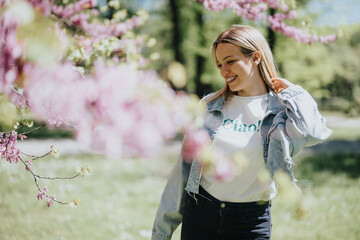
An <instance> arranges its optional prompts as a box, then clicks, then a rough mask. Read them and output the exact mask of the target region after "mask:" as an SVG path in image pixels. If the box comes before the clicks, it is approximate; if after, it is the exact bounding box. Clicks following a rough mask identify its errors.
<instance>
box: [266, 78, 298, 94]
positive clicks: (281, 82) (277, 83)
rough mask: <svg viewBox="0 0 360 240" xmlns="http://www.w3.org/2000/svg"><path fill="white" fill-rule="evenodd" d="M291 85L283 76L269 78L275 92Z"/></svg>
mask: <svg viewBox="0 0 360 240" xmlns="http://www.w3.org/2000/svg"><path fill="white" fill-rule="evenodd" d="M293 85H294V84H292V83H291V82H289V81H288V80H286V79H285V78H271V87H272V89H273V90H274V91H275V93H281V91H283V90H284V89H286V88H288V87H290V86H293Z"/></svg>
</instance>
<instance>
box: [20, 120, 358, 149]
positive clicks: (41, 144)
mask: <svg viewBox="0 0 360 240" xmlns="http://www.w3.org/2000/svg"><path fill="white" fill-rule="evenodd" d="M326 119H327V125H328V126H329V127H330V128H354V129H356V130H359V129H360V118H344V117H341V116H335V115H329V116H326ZM180 144H181V143H180V142H172V143H171V144H168V145H166V147H165V149H164V151H165V152H169V153H170V152H172V153H174V154H175V153H179V152H180ZM51 145H54V146H55V148H56V149H59V150H60V153H61V155H71V154H83V153H91V152H92V151H91V149H89V148H87V147H86V146H84V145H82V144H81V143H79V142H77V141H75V140H73V139H27V140H24V141H20V142H19V147H20V149H21V150H22V151H23V152H25V153H27V154H34V155H38V154H43V153H46V152H47V151H48V150H49V149H50V146H51ZM350 151H351V152H360V139H359V140H358V141H341V140H332V141H326V142H324V143H322V144H318V145H316V146H313V147H309V148H305V149H304V150H303V152H304V153H309V154H311V153H334V152H350Z"/></svg>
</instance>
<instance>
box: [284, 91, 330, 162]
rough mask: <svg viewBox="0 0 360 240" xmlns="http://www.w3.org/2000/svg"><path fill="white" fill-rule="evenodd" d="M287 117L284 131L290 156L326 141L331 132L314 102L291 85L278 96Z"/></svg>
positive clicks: (308, 95)
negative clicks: (289, 144) (290, 146)
mask: <svg viewBox="0 0 360 240" xmlns="http://www.w3.org/2000/svg"><path fill="white" fill-rule="evenodd" d="M278 97H279V100H280V102H281V103H282V105H283V106H284V107H285V113H286V116H287V119H286V123H285V131H286V134H287V135H288V137H289V139H290V141H291V143H292V144H291V145H292V148H291V153H290V155H291V156H296V155H297V154H298V153H299V152H300V151H301V149H302V148H303V147H308V146H313V145H315V144H318V143H320V142H323V141H324V140H326V139H327V138H328V137H329V136H330V135H331V133H332V131H331V130H330V129H329V128H328V127H327V126H326V119H325V118H324V117H323V116H321V114H320V112H319V110H318V107H317V104H316V102H315V100H314V99H313V98H312V97H311V95H310V94H309V93H308V92H307V91H306V90H305V89H303V88H302V87H301V86H298V85H293V86H290V87H288V88H287V89H285V90H283V91H282V92H280V93H279V94H278Z"/></svg>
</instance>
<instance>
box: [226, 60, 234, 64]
mask: <svg viewBox="0 0 360 240" xmlns="http://www.w3.org/2000/svg"><path fill="white" fill-rule="evenodd" d="M233 62H235V60H229V61H227V64H232V63H233Z"/></svg>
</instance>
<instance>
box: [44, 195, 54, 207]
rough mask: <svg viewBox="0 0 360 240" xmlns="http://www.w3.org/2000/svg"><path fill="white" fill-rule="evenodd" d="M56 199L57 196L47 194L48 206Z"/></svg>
mask: <svg viewBox="0 0 360 240" xmlns="http://www.w3.org/2000/svg"><path fill="white" fill-rule="evenodd" d="M55 200H56V198H55V196H51V197H49V196H46V206H48V207H50V206H51V205H53V204H54V201H55Z"/></svg>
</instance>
